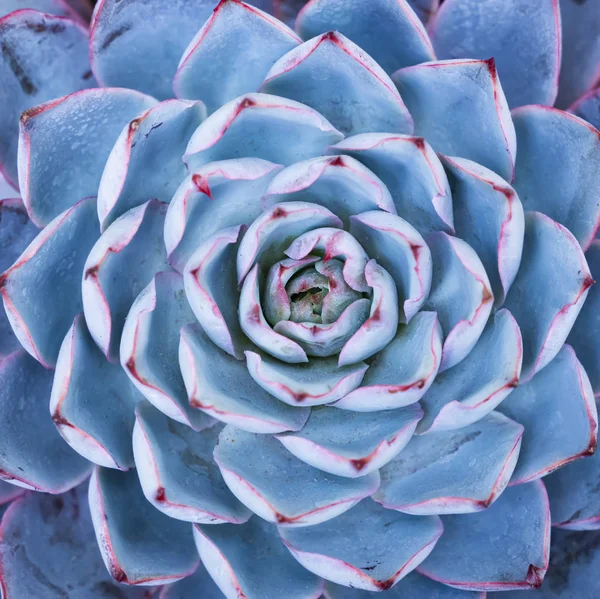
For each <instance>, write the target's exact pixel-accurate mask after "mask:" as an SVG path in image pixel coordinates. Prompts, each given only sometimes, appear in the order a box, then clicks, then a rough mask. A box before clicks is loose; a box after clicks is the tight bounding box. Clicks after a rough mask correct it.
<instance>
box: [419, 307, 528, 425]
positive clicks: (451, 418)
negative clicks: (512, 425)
mask: <svg viewBox="0 0 600 599" xmlns="http://www.w3.org/2000/svg"><path fill="white" fill-rule="evenodd" d="M522 359H523V342H522V340H521V332H520V330H519V327H518V326H517V323H516V322H515V319H514V318H513V316H512V315H511V313H510V312H509V311H508V310H499V311H498V312H496V314H495V315H494V316H493V317H492V318H491V319H490V321H489V323H488V325H487V327H486V329H485V330H484V332H483V334H482V335H481V337H480V338H479V341H478V342H477V344H476V345H475V347H474V348H473V350H472V351H471V353H470V354H469V355H468V356H467V357H466V358H465V359H464V360H463V361H462V362H461V363H460V364H458V365H457V366H455V367H454V368H450V370H447V371H445V372H443V373H442V374H440V375H438V376H437V377H436V379H435V381H434V383H433V385H432V386H431V388H430V389H429V391H428V392H427V393H426V394H425V396H424V397H423V398H422V402H423V403H422V406H423V409H424V410H425V417H424V418H423V420H422V421H421V422H420V423H419V432H420V433H424V432H426V431H428V430H453V429H457V428H461V427H463V426H468V425H469V424H473V423H475V422H477V421H478V420H480V419H481V418H483V417H484V416H485V415H486V414H488V413H489V412H491V411H492V410H493V409H495V408H496V406H497V405H498V404H499V403H500V402H501V401H502V400H503V399H504V398H505V397H506V396H507V395H508V394H509V393H511V392H512V391H513V390H514V388H515V387H516V386H517V385H518V384H519V375H520V374H521V362H522Z"/></svg>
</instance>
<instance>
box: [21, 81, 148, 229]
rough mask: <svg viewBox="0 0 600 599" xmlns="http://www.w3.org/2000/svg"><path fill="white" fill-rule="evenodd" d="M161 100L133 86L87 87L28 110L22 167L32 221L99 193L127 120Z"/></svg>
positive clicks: (44, 219)
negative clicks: (106, 169)
mask: <svg viewBox="0 0 600 599" xmlns="http://www.w3.org/2000/svg"><path fill="white" fill-rule="evenodd" d="M155 102H156V101H155V100H154V99H153V98H150V97H149V96H146V95H144V94H140V93H139V92H135V91H133V90H131V89H118V88H116V89H115V88H101V89H86V90H82V91H79V92H76V93H74V94H71V95H69V96H65V97H64V98H59V99H58V100H52V101H51V102H47V103H46V104H41V105H40V106H36V107H35V108H30V109H29V110H27V111H25V112H24V113H23V114H22V115H21V124H20V128H19V165H18V166H19V183H20V186H21V191H22V194H23V201H24V202H25V206H26V207H27V212H28V213H29V216H30V218H31V220H33V222H34V223H35V224H36V225H38V226H39V227H43V226H45V225H47V224H48V223H49V222H50V221H51V220H52V219H53V218H55V217H56V216H58V215H59V214H60V213H61V212H63V211H64V210H67V209H68V208H70V207H71V206H73V205H74V204H76V203H77V202H79V201H80V200H82V199H83V198H86V197H90V196H95V195H96V194H97V193H98V185H99V183H100V177H101V175H102V170H103V169H104V164H105V162H106V159H107V158H108V156H109V154H110V151H111V149H112V147H113V145H114V143H115V141H116V140H117V137H118V135H119V132H120V131H121V129H122V128H123V125H125V124H126V123H127V121H129V120H130V119H132V118H133V117H134V116H135V115H136V114H138V113H139V112H141V111H143V110H146V109H147V108H149V107H150V106H152V105H153V104H154V103H155ZM65 164H69V165H70V166H69V168H68V169H66V168H65ZM148 199H149V198H148Z"/></svg>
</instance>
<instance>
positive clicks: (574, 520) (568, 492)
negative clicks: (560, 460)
mask: <svg viewBox="0 0 600 599" xmlns="http://www.w3.org/2000/svg"><path fill="white" fill-rule="evenodd" d="M544 482H545V483H546V485H547V488H548V495H549V497H550V506H551V508H552V524H553V525H554V526H558V527H559V528H567V529H570V530H598V529H600V509H599V508H598V487H599V486H600V452H598V451H596V452H594V454H593V455H591V456H590V457H586V458H585V459H581V460H575V461H574V462H572V463H570V464H567V465H566V466H565V467H564V468H559V469H558V470H557V471H556V472H553V473H552V474H550V475H549V476H547V477H546V478H545V479H544Z"/></svg>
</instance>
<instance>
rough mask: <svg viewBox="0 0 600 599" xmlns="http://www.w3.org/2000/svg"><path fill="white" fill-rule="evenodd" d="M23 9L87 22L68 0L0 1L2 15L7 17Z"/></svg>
mask: <svg viewBox="0 0 600 599" xmlns="http://www.w3.org/2000/svg"><path fill="white" fill-rule="evenodd" d="M23 9H31V10H37V11H39V12H43V13H46V14H47V15H54V16H56V17H68V18H69V19H71V20H73V21H76V22H77V21H81V23H82V24H84V23H85V22H84V20H83V19H82V17H81V15H80V14H79V13H78V12H77V11H76V10H75V9H74V8H71V6H70V5H69V3H68V2H67V1H66V0H25V1H24V0H2V1H1V2H0V17H5V16H6V15H8V14H10V13H11V12H13V11H14V10H23Z"/></svg>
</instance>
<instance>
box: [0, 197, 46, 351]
mask: <svg viewBox="0 0 600 599" xmlns="http://www.w3.org/2000/svg"><path fill="white" fill-rule="evenodd" d="M9 193H10V195H14V193H15V192H14V191H12V188H11V190H10V192H9ZM9 197H10V196H9ZM38 232H39V231H38V229H37V228H36V226H35V225H34V224H33V223H32V222H31V221H30V220H29V217H28V216H27V211H26V210H25V207H24V206H23V203H22V202H21V200H18V199H2V200H0V271H4V270H6V269H7V268H8V267H9V266H11V265H12V264H13V262H15V261H16V260H17V258H18V257H19V256H20V255H21V253H22V252H23V250H24V249H25V248H26V247H27V246H28V245H29V243H31V241H32V240H33V238H34V237H35V236H36V235H37V234H38ZM20 347H21V346H20V344H19V342H18V341H17V338H16V337H15V335H14V333H13V331H12V329H11V327H10V323H9V321H8V318H7V317H6V313H5V312H4V308H2V309H0V360H2V358H5V357H6V356H8V355H9V354H11V353H12V352H14V351H15V350H17V349H19V348H20Z"/></svg>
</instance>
